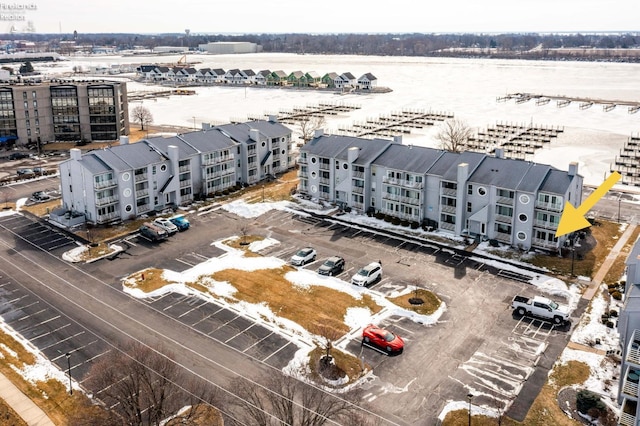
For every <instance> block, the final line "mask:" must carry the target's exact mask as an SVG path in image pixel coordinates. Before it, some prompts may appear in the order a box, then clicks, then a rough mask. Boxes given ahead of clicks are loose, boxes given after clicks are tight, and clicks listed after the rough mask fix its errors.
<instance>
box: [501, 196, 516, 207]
mask: <svg viewBox="0 0 640 426" xmlns="http://www.w3.org/2000/svg"><path fill="white" fill-rule="evenodd" d="M497 202H498V204H506V205H508V206H512V205H513V198H509V197H498V200H497Z"/></svg>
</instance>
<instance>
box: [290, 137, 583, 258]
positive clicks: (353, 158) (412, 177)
mask: <svg viewBox="0 0 640 426" xmlns="http://www.w3.org/2000/svg"><path fill="white" fill-rule="evenodd" d="M298 162H299V164H300V170H299V176H300V183H299V191H300V193H302V194H306V195H308V196H310V197H312V198H316V199H319V200H324V201H327V202H330V203H336V204H338V205H340V206H342V207H349V208H351V209H354V210H356V211H359V212H368V213H373V212H376V213H378V214H383V215H387V216H390V217H394V218H398V219H400V220H403V221H407V222H413V223H415V224H420V225H422V226H424V227H430V228H433V229H440V230H442V231H444V232H448V233H451V234H452V235H457V236H467V237H473V238H477V239H496V240H498V241H500V242H502V243H505V244H508V245H511V246H514V247H518V248H521V249H527V250H528V249H530V248H539V249H544V250H549V251H556V250H559V249H560V247H561V246H562V245H563V244H564V241H565V240H566V238H568V236H563V237H560V238H556V237H555V231H556V229H557V227H558V223H559V221H560V216H561V213H562V209H563V208H564V203H565V202H566V201H568V202H569V203H571V204H572V205H574V206H578V205H579V204H580V203H581V201H582V200H581V196H582V177H581V176H580V175H579V174H578V167H577V164H576V163H572V164H571V165H570V167H569V170H568V171H560V170H557V169H555V168H553V167H551V166H547V165H542V164H536V163H532V162H526V161H522V160H511V159H505V158H503V156H502V152H501V151H500V150H496V155H495V157H492V156H488V155H485V154H481V153H474V152H463V153H454V152H447V151H442V150H438V149H432V148H425V147H416V146H411V145H403V144H402V143H401V139H400V138H395V139H394V140H393V141H391V140H383V139H373V140H368V139H361V138H356V137H351V136H336V135H325V134H323V132H322V131H321V130H319V131H316V134H315V135H314V138H313V139H312V140H311V141H309V142H308V143H307V144H305V145H304V146H303V147H302V148H301V149H300V157H299V159H298Z"/></svg>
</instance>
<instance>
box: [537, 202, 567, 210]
mask: <svg viewBox="0 0 640 426" xmlns="http://www.w3.org/2000/svg"><path fill="white" fill-rule="evenodd" d="M563 207H564V206H563V204H562V203H545V202H543V201H537V200H536V208H537V209H543V210H551V211H555V212H559V211H562V208H563Z"/></svg>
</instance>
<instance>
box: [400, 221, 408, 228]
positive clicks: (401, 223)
mask: <svg viewBox="0 0 640 426" xmlns="http://www.w3.org/2000/svg"><path fill="white" fill-rule="evenodd" d="M400 225H402V226H404V227H405V228H408V227H409V221H408V220H406V219H403V220H401V221H400Z"/></svg>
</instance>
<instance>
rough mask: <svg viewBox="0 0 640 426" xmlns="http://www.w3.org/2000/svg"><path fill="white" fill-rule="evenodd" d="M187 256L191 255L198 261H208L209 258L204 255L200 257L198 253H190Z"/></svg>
mask: <svg viewBox="0 0 640 426" xmlns="http://www.w3.org/2000/svg"><path fill="white" fill-rule="evenodd" d="M189 254H191V255H192V256H193V257H196V258H199V259H202V260H209V258H208V257H207V256H204V255H202V254H200V253H195V252H191V253H189Z"/></svg>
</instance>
